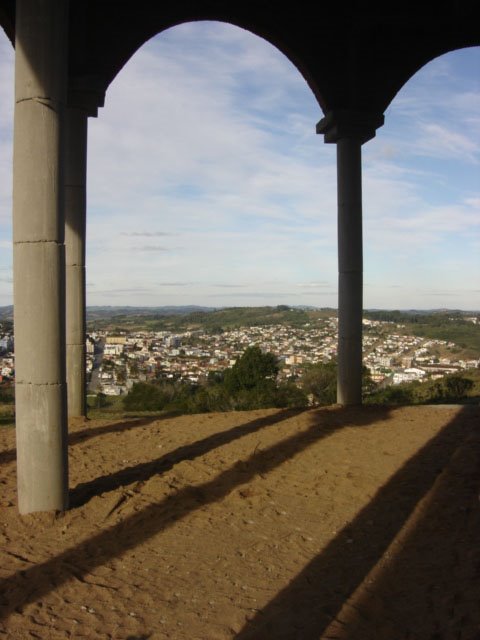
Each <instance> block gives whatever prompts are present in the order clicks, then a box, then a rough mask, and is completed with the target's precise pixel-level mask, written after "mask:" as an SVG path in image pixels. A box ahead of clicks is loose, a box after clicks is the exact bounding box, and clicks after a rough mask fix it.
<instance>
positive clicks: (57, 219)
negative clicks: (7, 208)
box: [0, 0, 480, 513]
mask: <svg viewBox="0 0 480 640" xmlns="http://www.w3.org/2000/svg"><path fill="white" fill-rule="evenodd" d="M69 5H70V11H69V14H68V15H67V9H68V6H69ZM475 9H476V7H475V5H474V3H472V2H470V1H469V0H463V1H461V2H457V3H455V6H454V7H453V8H452V5H451V4H444V5H441V6H439V7H437V8H436V11H435V13H434V14H432V13H431V12H430V11H428V10H427V9H426V8H425V9H423V8H417V9H416V11H415V13H414V14H412V13H411V11H410V9H409V7H408V6H404V5H394V6H393V7H392V6H391V5H389V6H385V7H382V8H380V9H377V8H368V7H365V6H363V5H360V4H358V3H353V2H344V3H337V4H336V5H328V7H327V6H325V7H322V11H323V15H322V16H321V17H322V22H321V23H319V19H318V17H317V15H315V16H312V15H311V8H310V5H307V3H306V2H297V3H296V4H295V5H281V6H279V5H275V6H273V3H267V2H257V3H256V4H252V3H248V2H245V1H242V2H240V1H238V2H237V1H236V0H234V1H233V2H231V3H228V5H227V4H226V3H219V2H218V0H201V1H199V0H177V2H175V3H163V2H162V3H155V4H153V3H151V2H149V1H148V0H138V1H137V2H136V3H135V5H132V4H131V3H130V2H129V1H128V0H119V1H118V2H115V3H112V2H109V1H107V0H103V1H102V0H70V3H68V2H66V1H65V0H16V2H13V0H0V24H1V25H2V26H3V27H4V28H5V30H6V32H7V34H8V35H9V37H10V38H11V39H13V35H15V37H16V41H17V44H19V45H20V46H17V52H16V87H17V91H16V108H15V120H16V124H15V136H14V138H15V143H14V145H15V150H14V166H15V171H14V243H15V256H16V257H15V265H16V266H15V269H14V280H15V326H16V349H17V398H18V399H19V408H18V410H17V416H18V421H17V442H18V470H19V483H18V485H19V500H20V505H21V506H20V510H21V511H22V512H23V513H27V512H29V511H38V510H53V509H59V510H61V509H64V508H66V507H67V504H68V478H67V468H68V463H67V456H66V374H65V361H66V357H65V351H66V349H65V299H64V281H65V257H64V228H65V213H64V202H65V196H66V195H67V200H68V197H69V196H68V194H70V204H67V206H71V210H70V212H69V214H71V215H73V216H74V220H73V222H72V221H71V224H70V225H69V228H70V230H75V231H76V235H77V237H76V238H74V241H75V242H76V241H77V240H78V241H79V244H78V245H77V247H76V249H74V250H73V251H72V249H73V245H70V246H68V243H69V241H68V240H67V266H69V267H72V269H71V271H72V272H73V271H76V272H78V273H80V274H81V273H83V271H84V266H83V264H79V262H81V260H80V259H79V256H80V258H81V255H82V253H83V248H82V247H81V246H80V245H81V242H83V241H84V237H83V238H82V237H81V236H82V233H83V230H82V228H83V222H82V224H78V225H77V224H76V223H79V222H81V217H82V216H83V215H84V213H85V204H84V200H85V198H84V192H85V181H84V175H85V163H86V158H85V151H84V150H85V148H86V145H85V144H84V143H85V142H86V126H85V123H86V119H87V118H88V116H93V115H95V113H96V109H97V108H98V107H99V106H102V104H103V97H104V94H105V91H106V90H107V88H108V86H109V84H110V82H111V81H112V79H113V78H114V77H115V76H116V74H117V73H118V71H119V70H120V69H121V68H122V66H123V65H124V64H125V62H126V61H127V60H128V59H129V58H130V57H131V55H132V54H133V52H134V51H136V50H137V49H138V48H139V47H140V46H141V45H142V44H143V43H144V42H146V40H148V39H149V38H150V37H152V36H153V35H155V34H157V33H160V32H162V31H163V30H165V29H167V28H169V27H171V26H174V25H177V24H180V23H183V22H188V21H198V20H218V21H221V22H228V23H231V24H234V25H236V26H239V27H241V28H244V29H248V30H249V31H251V32H252V33H254V34H256V35H258V36H260V37H262V38H264V39H265V40H267V41H268V42H270V43H271V44H273V45H274V46H275V47H277V48H278V49H279V50H280V51H282V52H283V53H284V54H285V55H286V56H287V57H288V58H289V59H290V60H291V61H292V62H293V64H294V65H295V66H296V67H297V68H298V69H299V71H300V72H301V74H302V76H303V77H304V78H305V79H306V80H307V83H308V84H309V86H310V87H311V89H312V91H313V92H314V95H315V96H316V98H317V101H318V102H319V105H320V107H321V109H322V110H323V112H324V114H325V118H324V119H323V120H322V121H321V122H320V123H319V125H318V127H317V131H318V133H322V134H324V135H325V140H326V142H332V143H335V144H336V145H337V176H338V220H339V223H338V230H339V317H340V322H339V386H338V389H339V393H338V399H339V402H340V403H341V404H357V403H359V402H361V361H362V344H361V339H362V336H361V317H362V295H363V293H362V283H363V262H362V190H361V183H362V181H361V146H362V144H363V143H365V142H366V141H368V140H369V139H371V138H372V137H374V136H375V132H376V129H377V128H378V127H380V126H381V125H382V124H383V112H384V111H385V109H386V107H387V106H388V105H389V104H390V102H391V100H392V99H393V97H394V96H395V95H396V93H397V92H398V90H399V89H400V87H402V86H403V85H404V83H405V82H406V81H407V79H408V78H409V77H411V76H412V75H413V73H414V72H415V70H417V69H419V68H420V67H421V66H422V65H423V64H425V63H426V62H427V61H428V60H431V59H432V58H434V57H436V56H438V55H440V54H441V53H445V52H448V51H450V50H453V49H457V48H461V47H466V46H471V45H475V44H480V33H479V30H478V22H477V20H476V11H475ZM13 28H14V30H15V34H13V32H12V31H13ZM67 40H68V44H67ZM67 60H68V69H67ZM66 108H67V111H70V112H73V111H75V112H76V116H78V118H77V117H75V118H73V117H72V115H73V113H70V114H68V113H67V118H64V114H65V109H66ZM65 121H68V122H69V127H71V128H70V130H69V132H67V138H68V139H67V147H66V148H65V147H64V145H63V140H64V139H65V134H66V130H65ZM77 134H79V137H78V138H77ZM80 138H81V141H80V142H79V141H78V140H79V139H80ZM74 140H77V141H76V142H73V141H74ZM64 149H66V153H64ZM65 173H66V175H67V182H65ZM67 226H68V224H67ZM69 254H70V256H73V257H72V260H73V262H70V263H69V262H68V260H69V258H68V255H69ZM75 286H76V287H78V289H77V291H76V292H75V293H74V294H73V295H71V297H70V300H71V301H73V304H72V309H74V304H75V302H74V301H75V300H76V301H77V302H80V304H79V305H78V306H79V307H81V306H82V304H84V303H82V302H81V299H82V296H83V293H82V291H81V287H82V286H84V284H82V283H81V277H79V278H77V279H76V284H75ZM72 291H73V289H72ZM32 300H33V301H34V308H35V313H32V312H31V308H32ZM67 304H70V303H68V299H67ZM83 311H84V306H83ZM72 315H73V316H76V318H77V320H80V324H79V325H78V326H77V329H78V331H77V337H78V334H81V333H82V332H83V329H82V328H81V326H80V325H81V318H80V312H78V310H77V311H74V313H73V314H72ZM68 331H69V330H67V334H68ZM71 335H73V334H71ZM75 339H77V338H75ZM71 346H79V344H76V343H75V344H73V343H72V345H71Z"/></svg>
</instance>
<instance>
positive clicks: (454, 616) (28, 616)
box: [0, 406, 480, 640]
mask: <svg viewBox="0 0 480 640" xmlns="http://www.w3.org/2000/svg"><path fill="white" fill-rule="evenodd" d="M479 418H480V407H472V406H470V407H463V408H462V407H455V406H450V407H446V406H437V407H432V406H423V407H411V408H399V409H393V408H385V407H383V408H382V407H363V408H355V409H341V408H338V407H329V408H322V409H312V410H308V411H302V412H295V411H291V410H290V411H283V410H267V411H250V412H237V413H225V414H204V415H198V416H182V417H177V418H162V419H158V418H140V419H136V420H135V419H132V420H129V421H122V422H106V421H77V422H76V423H75V424H72V425H71V429H70V431H71V435H70V487H71V492H70V500H71V508H70V510H69V511H68V512H66V513H64V514H59V515H56V516H55V515H53V514H46V513H43V514H34V515H29V516H23V517H21V516H19V515H18V514H17V509H16V496H15V493H16V488H15V449H14V447H15V439H14V438H15V434H14V431H13V429H3V430H1V431H0V466H1V470H2V479H1V483H2V492H1V497H0V500H1V504H0V519H1V522H0V549H1V551H0V559H1V560H0V583H1V585H0V637H6V638H22V639H23V638H42V639H43V638H45V639H57V638H62V639H63V638H114V639H119V640H126V639H129V640H141V639H147V638H148V639H152V640H157V639H163V638H175V639H188V640H226V639H230V638H235V639H237V640H247V639H252V638H255V639H261V640H263V639H265V640H270V639H272V640H277V639H288V640H291V639H292V640H294V639H299V640H318V639H320V638H323V639H327V638H332V639H333V638H336V639H343V640H347V639H348V640H353V639H355V640H370V639H372V640H373V639H375V640H377V639H379V640H397V639H398V640H400V639H402V640H407V639H408V640H450V639H451V640H479V639H480V503H479V489H480V419H479Z"/></svg>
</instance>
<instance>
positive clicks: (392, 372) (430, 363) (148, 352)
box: [0, 316, 480, 396]
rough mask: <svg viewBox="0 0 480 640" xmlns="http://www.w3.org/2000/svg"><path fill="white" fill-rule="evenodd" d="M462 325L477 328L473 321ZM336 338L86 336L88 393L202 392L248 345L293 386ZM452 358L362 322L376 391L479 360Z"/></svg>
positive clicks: (315, 331) (256, 333)
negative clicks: (180, 385) (179, 388)
mask: <svg viewBox="0 0 480 640" xmlns="http://www.w3.org/2000/svg"><path fill="white" fill-rule="evenodd" d="M470 320H471V322H475V323H476V322H478V320H477V318H475V317H473V318H471V319H470ZM337 331H338V320H337V318H336V317H335V316H332V317H329V318H322V319H317V320H315V321H312V322H307V323H305V324H304V325H303V326H300V327H298V326H288V325H284V324H275V325H266V326H249V327H243V328H238V329H234V330H225V331H222V330H219V331H218V332H212V331H208V330H205V329H197V330H191V331H185V332H179V333H171V332H169V331H131V332H130V331H127V330H122V331H116V332H111V331H108V330H97V331H92V332H90V333H89V334H88V335H87V340H86V369H87V374H88V381H89V382H88V392H89V393H90V394H97V393H103V394H105V395H106V396H120V395H125V394H127V393H128V391H129V389H131V387H132V386H133V384H134V383H135V382H144V381H153V380H154V379H166V380H179V381H185V382H189V383H193V384H202V382H205V381H206V380H207V379H208V376H209V374H212V373H215V372H219V371H222V370H224V369H226V368H228V367H231V366H233V365H234V364H235V362H236V360H237V359H238V358H239V357H240V356H241V355H242V353H243V352H244V351H245V349H246V348H247V347H249V346H253V345H257V346H259V347H260V348H261V349H262V351H264V352H271V353H273V354H274V355H275V356H276V357H277V359H278V362H279V365H280V372H279V379H280V380H293V381H295V380H298V379H300V378H301V376H302V374H303V372H304V370H305V368H306V367H308V365H311V364H316V363H318V362H328V361H330V360H332V359H335V357H336V353H337ZM459 352H461V349H460V348H459V347H458V346H457V345H456V344H454V343H453V342H448V341H446V340H438V339H429V338H422V337H418V336H414V335H411V334H409V333H407V332H405V326H404V325H402V324H399V323H394V322H387V321H380V320H369V319H367V318H364V320H363V360H364V364H365V365H366V367H367V368H368V369H369V371H370V376H371V379H372V380H373V381H374V382H375V383H377V384H378V385H384V386H386V385H396V384H399V383H402V382H411V381H414V380H419V381H425V380H431V379H438V378H442V377H443V376H445V375H447V374H449V373H455V372H459V371H462V370H465V369H474V368H478V367H479V366H480V359H479V358H480V354H479V356H477V357H475V358H459V357H458V356H457V354H458V353H459ZM14 372H15V356H14V341H13V334H12V332H11V331H10V332H4V333H3V335H2V336H1V338H0V374H1V381H2V382H5V381H7V382H8V381H11V380H13V379H14Z"/></svg>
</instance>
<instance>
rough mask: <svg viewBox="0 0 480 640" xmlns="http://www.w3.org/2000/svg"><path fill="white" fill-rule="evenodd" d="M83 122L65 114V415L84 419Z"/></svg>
mask: <svg viewBox="0 0 480 640" xmlns="http://www.w3.org/2000/svg"><path fill="white" fill-rule="evenodd" d="M87 119H88V113H87V111H86V110H84V109H82V108H76V107H70V106H69V107H68V109H67V110H66V138H67V145H66V167H65V270H66V284H67V289H66V302H67V304H66V307H67V308H66V320H67V327H66V329H67V330H66V338H67V389H68V415H69V416H86V379H85V337H86V318H85V304H86V302H85V235H86V178H87V129H88V126H87Z"/></svg>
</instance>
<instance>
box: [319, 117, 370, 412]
mask: <svg viewBox="0 0 480 640" xmlns="http://www.w3.org/2000/svg"><path fill="white" fill-rule="evenodd" d="M382 124H383V116H377V115H374V114H369V113H363V112H351V111H338V112H331V113H329V114H327V116H326V117H325V118H324V119H323V120H321V121H320V122H319V123H318V125H317V133H323V134H324V135H325V142H335V143H336V144H337V189H338V349H337V360H338V375H337V402H338V403H339V404H341V405H355V404H361V402H362V313H363V248H362V150H361V147H362V144H363V143H364V142H366V141H367V140H370V139H371V138H373V137H374V136H375V130H376V129H377V128H378V127H379V126H381V125H382Z"/></svg>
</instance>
